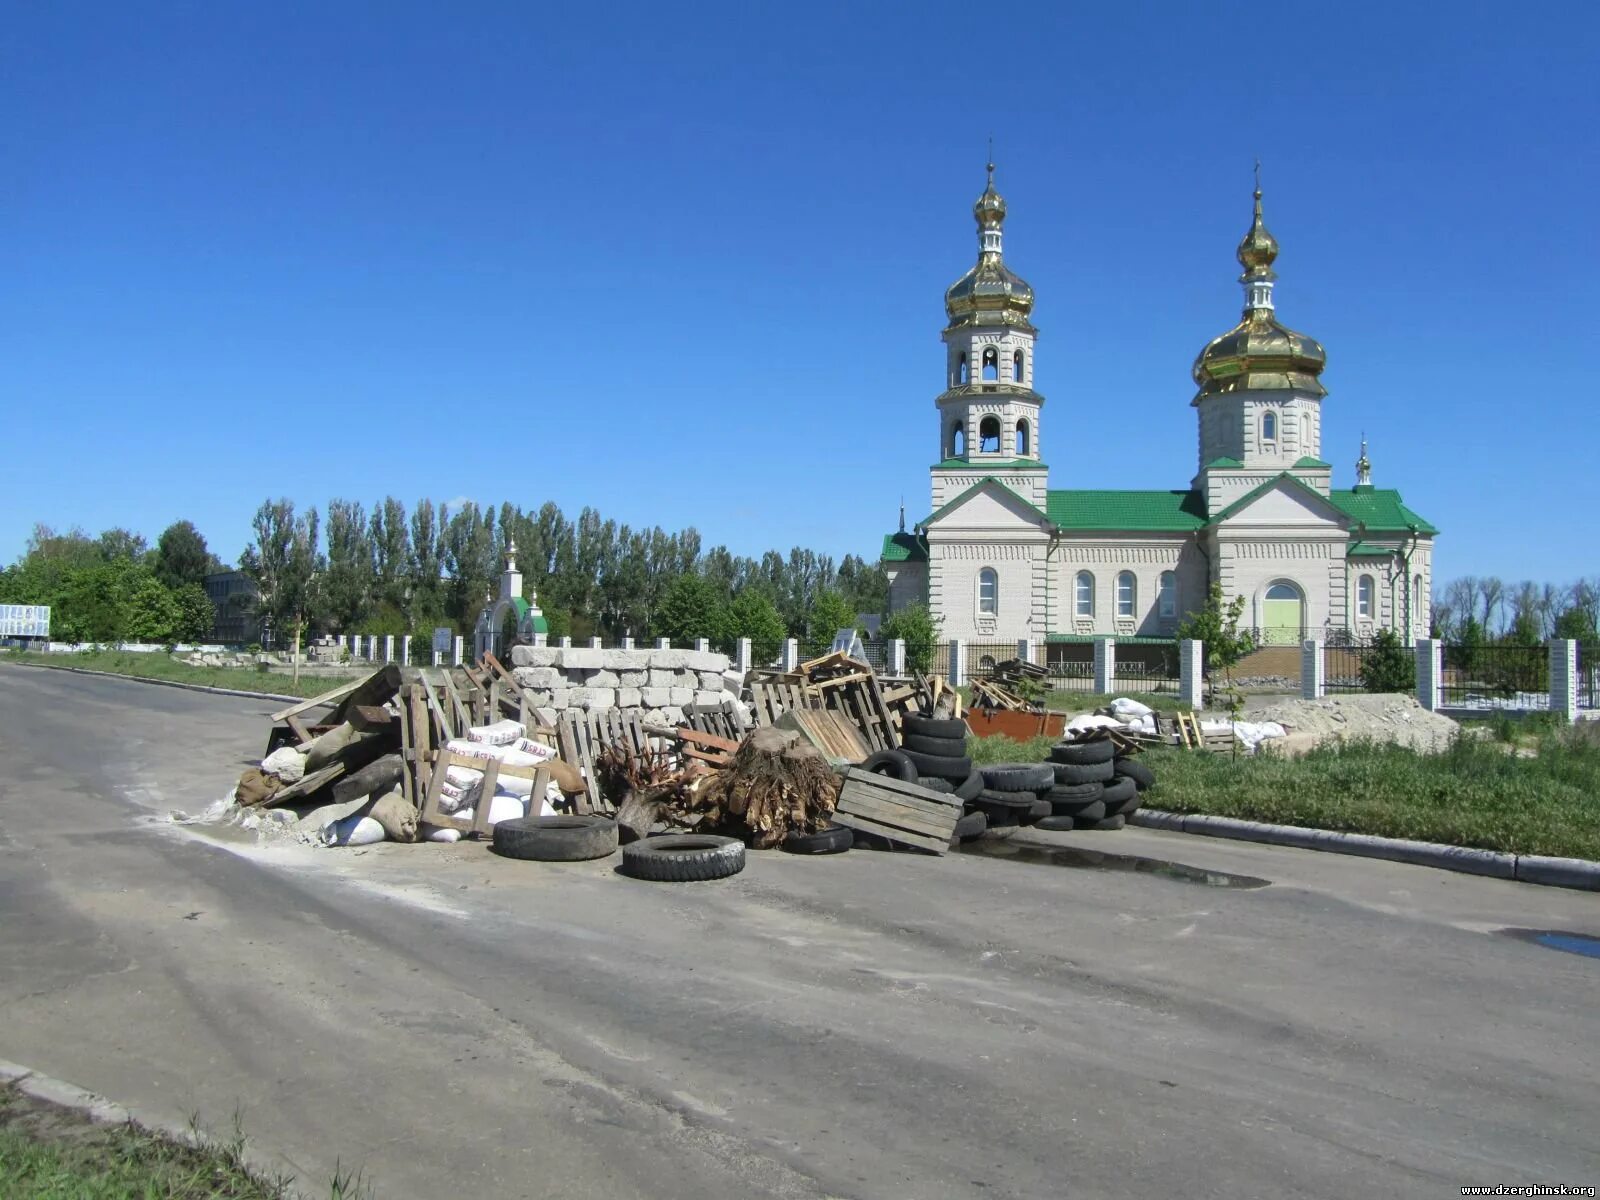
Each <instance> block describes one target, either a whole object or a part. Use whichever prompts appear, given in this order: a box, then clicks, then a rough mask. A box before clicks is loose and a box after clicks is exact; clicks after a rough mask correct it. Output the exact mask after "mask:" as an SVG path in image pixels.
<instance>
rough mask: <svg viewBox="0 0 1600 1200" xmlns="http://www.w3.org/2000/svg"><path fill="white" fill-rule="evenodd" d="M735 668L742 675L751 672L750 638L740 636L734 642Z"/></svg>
mask: <svg viewBox="0 0 1600 1200" xmlns="http://www.w3.org/2000/svg"><path fill="white" fill-rule="evenodd" d="M733 669H734V670H736V671H738V672H739V674H741V675H748V674H749V673H750V639H749V638H740V639H739V640H738V641H736V642H734V644H733Z"/></svg>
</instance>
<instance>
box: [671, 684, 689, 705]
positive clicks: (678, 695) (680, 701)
mask: <svg viewBox="0 0 1600 1200" xmlns="http://www.w3.org/2000/svg"><path fill="white" fill-rule="evenodd" d="M670 692H671V694H670V695H669V696H668V697H667V698H668V699H669V700H671V701H672V703H673V705H674V706H675V707H680V708H681V707H682V706H683V705H685V704H693V703H694V689H693V688H686V687H675V688H672V689H671V690H670Z"/></svg>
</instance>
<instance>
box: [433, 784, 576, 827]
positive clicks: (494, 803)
mask: <svg viewBox="0 0 1600 1200" xmlns="http://www.w3.org/2000/svg"><path fill="white" fill-rule="evenodd" d="M546 807H548V805H546ZM455 815H456V816H457V817H460V818H461V819H462V820H463V821H474V820H476V819H477V815H478V810H477V806H476V805H474V806H473V807H472V808H463V809H459V810H457V812H456V813H455ZM527 815H528V804H527V802H526V801H525V800H523V798H522V797H521V796H508V795H506V794H505V793H504V792H496V793H495V794H494V796H493V798H492V799H490V801H489V824H491V825H493V824H496V823H497V822H499V821H507V820H510V819H511V818H512V817H525V816H527ZM550 815H554V814H553V813H552V814H550Z"/></svg>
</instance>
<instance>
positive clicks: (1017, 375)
mask: <svg viewBox="0 0 1600 1200" xmlns="http://www.w3.org/2000/svg"><path fill="white" fill-rule="evenodd" d="M1011 379H1012V381H1013V382H1014V383H1021V382H1022V351H1021V350H1018V351H1017V352H1016V353H1015V354H1013V355H1012V356H1011Z"/></svg>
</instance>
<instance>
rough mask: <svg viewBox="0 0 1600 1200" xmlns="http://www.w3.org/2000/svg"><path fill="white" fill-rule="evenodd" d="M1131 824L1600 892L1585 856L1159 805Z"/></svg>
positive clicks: (1597, 875) (1598, 874)
mask: <svg viewBox="0 0 1600 1200" xmlns="http://www.w3.org/2000/svg"><path fill="white" fill-rule="evenodd" d="M1128 824H1130V825H1139V826H1142V827H1144V828H1146V829H1165V830H1169V831H1171V832H1173V833H1193V834H1199V835H1201V836H1203V837H1219V838H1232V839H1234V840H1235V841H1242V842H1262V843H1265V844H1267V845H1271V846H1293V847H1294V848H1296V849H1298V850H1321V851H1325V852H1327V853H1331V854H1354V855H1357V856H1359V857H1362V858H1382V859H1387V860H1389V861H1390V862H1401V863H1409V864H1410V865H1412V866H1418V867H1437V868H1438V869H1439V870H1442V871H1460V872H1463V873H1464V874H1468V875H1487V876H1489V877H1490V878H1492V879H1513V880H1516V881H1518V882H1519V883H1534V884H1540V885H1543V886H1545V887H1564V888H1576V889H1577V890H1579V891H1590V892H1600V862H1590V861H1589V860H1588V859H1583V858H1551V857H1548V856H1546V855H1542V854H1506V853H1502V852H1500V851H1497V850H1475V849H1472V848H1470V847H1466V846H1447V845H1444V844H1442V843H1440V842H1413V841H1409V840H1407V839H1405V838H1389V837H1376V836H1374V835H1372V834H1366V833H1340V832H1339V831H1337V830H1334V829H1304V828H1301V827H1300V826H1298V825H1269V824H1266V823H1264V822H1261V821H1241V820H1238V819H1237V818H1235V817H1212V816H1205V815H1202V814H1189V813H1173V812H1163V811H1161V810H1160V809H1141V810H1140V811H1139V812H1136V813H1134V814H1133V815H1132V816H1131V817H1129V818H1128Z"/></svg>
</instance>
